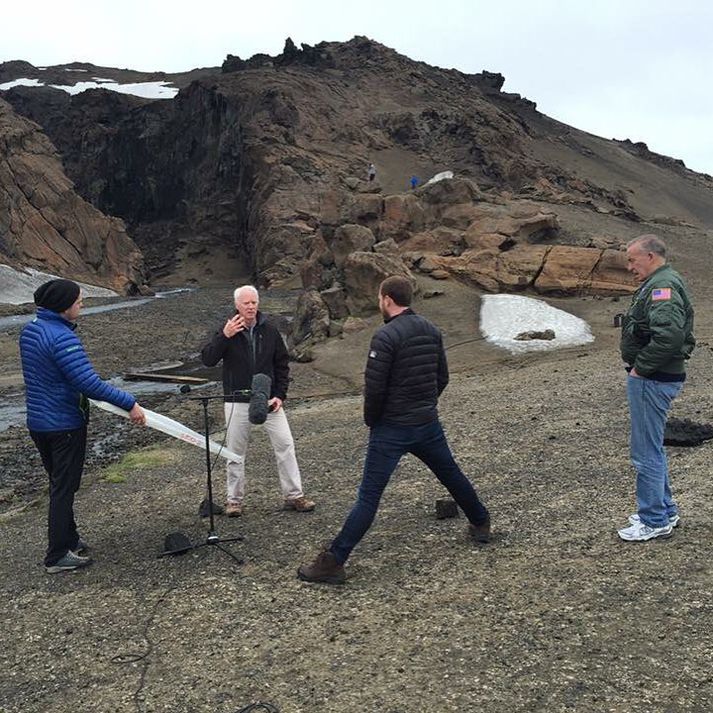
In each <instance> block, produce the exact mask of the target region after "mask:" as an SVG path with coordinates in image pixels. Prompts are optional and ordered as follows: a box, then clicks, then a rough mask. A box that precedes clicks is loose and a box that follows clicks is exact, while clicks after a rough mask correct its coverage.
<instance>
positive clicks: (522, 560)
mask: <svg viewBox="0 0 713 713" xmlns="http://www.w3.org/2000/svg"><path fill="white" fill-rule="evenodd" d="M440 288H441V286H440V285H439V289H440ZM217 294H218V293H210V292H209V291H206V292H200V293H196V294H194V295H193V296H185V297H183V296H181V297H177V298H176V299H175V300H173V301H168V300H166V301H164V304H163V305H158V306H157V305H156V303H154V304H153V305H151V306H149V307H148V308H147V309H148V311H147V312H141V313H139V312H138V311H137V312H136V313H135V315H133V316H131V317H123V318H119V317H117V316H116V315H117V314H118V313H114V317H113V318H112V317H110V316H108V315H107V316H105V317H101V316H100V315H97V316H96V317H93V318H87V322H86V324H85V323H84V322H83V323H82V334H83V338H84V340H85V343H87V346H88V349H89V351H90V353H91V354H92V356H93V357H94V358H95V361H96V362H97V363H98V365H100V366H101V368H102V369H104V370H105V371H106V373H114V372H116V371H119V370H121V369H122V368H124V367H125V366H126V363H131V364H132V365H135V364H136V363H137V361H138V362H139V364H140V363H148V362H149V361H158V360H159V359H164V358H165V359H175V358H183V357H184V356H185V355H186V354H189V353H191V351H193V350H195V349H196V348H197V344H199V343H200V341H201V340H202V338H203V336H205V333H206V329H203V332H202V333H201V334H200V335H197V331H199V330H198V329H197V328H195V327H191V326H190V325H191V320H190V319H189V317H190V315H193V314H201V315H202V316H203V317H206V315H208V317H211V318H212V317H215V318H216V319H218V318H219V317H220V315H221V314H222V313H221V311H220V305H219V304H217V297H216V296H217ZM169 302H170V304H169ZM554 303H555V304H564V305H565V306H566V308H567V309H569V310H570V311H573V312H575V313H576V314H578V315H579V316H583V317H584V318H585V319H588V321H589V322H590V324H591V325H592V328H593V331H594V333H595V335H596V336H597V340H596V342H595V343H594V344H592V345H588V346H586V347H581V348H574V349H570V350H564V351H560V352H556V353H550V354H547V353H545V354H537V355H531V356H523V357H510V356H507V355H504V354H503V353H502V352H498V351H496V350H494V349H493V348H491V347H488V346H487V345H485V344H484V343H483V342H472V343H469V344H464V345H461V346H457V347H453V348H452V349H450V350H449V359H450V363H451V367H452V371H453V377H452V381H451V384H450V386H449V388H448V389H447V391H446V392H445V394H444V397H443V399H442V408H441V415H442V421H443V423H444V425H445V427H446V431H447V433H448V436H449V439H450V441H451V445H452V447H453V450H454V452H455V454H456V457H457V459H458V460H459V461H460V463H461V465H462V467H463V469H464V471H466V472H467V473H468V474H470V475H471V477H472V478H473V480H474V482H475V483H476V485H477V487H478V490H479V492H480V494H481V496H482V498H483V499H484V501H485V502H486V503H487V504H488V506H489V508H490V509H491V512H492V519H493V524H494V529H495V533H496V534H495V537H494V541H493V542H492V543H491V544H489V545H487V546H483V547H474V546H472V545H471V544H470V543H469V542H468V541H467V539H466V537H465V519H464V518H463V517H460V518H458V519H451V520H436V519H435V516H434V502H435V500H436V499H437V498H439V497H442V496H443V494H444V493H443V491H442V489H441V488H440V486H439V485H438V483H437V482H436V481H435V479H434V478H433V477H432V476H431V475H430V474H429V472H428V471H427V470H425V469H424V468H423V467H422V466H421V465H420V464H419V463H418V462H417V461H415V460H414V459H411V458H406V459H404V460H403V461H402V464H401V466H400V467H399V469H398V470H397V472H396V473H395V475H394V478H393V480H392V483H391V484H390V486H389V488H388V489H387V491H386V494H385V496H384V499H383V502H382V507H381V510H380V512H379V516H378V518H377V521H376V523H375V525H374V527H373V528H372V530H371V531H370V533H369V534H368V535H367V537H366V538H365V540H364V541H363V542H362V543H361V545H360V546H359V547H358V548H357V549H356V550H355V552H354V555H353V557H352V559H351V560H350V566H349V567H348V570H349V574H350V576H349V579H348V581H347V584H346V585H345V586H343V587H341V588H332V587H328V586H324V585H310V584H304V583H301V582H299V581H298V580H297V579H296V577H295V570H296V568H297V566H298V565H299V563H300V562H301V561H303V560H305V559H308V558H310V557H311V556H313V555H314V553H315V552H316V550H317V548H318V547H319V545H320V544H321V543H322V542H324V541H325V540H327V539H328V538H329V537H330V536H332V535H333V534H334V533H335V532H336V530H337V529H338V527H339V526H340V525H341V522H342V521H343V518H344V516H345V515H346V513H347V511H348V508H349V507H350V505H351V503H352V501H353V497H354V493H355V490H356V487H357V485H358V482H359V477H360V468H361V466H362V464H363V457H364V446H365V443H366V437H367V431H366V429H365V427H364V426H363V425H362V423H361V399H360V397H359V396H358V395H350V392H353V391H354V389H355V386H358V384H359V381H360V375H359V374H360V370H361V368H362V366H363V358H364V356H365V353H366V351H365V350H366V347H365V345H366V343H367V341H368V337H369V332H367V333H362V334H356V335H350V337H349V338H347V339H344V340H333V341H331V342H330V343H328V344H326V345H324V346H323V347H322V348H321V349H320V350H319V353H318V358H317V360H316V362H314V363H313V364H312V365H295V368H294V370H293V377H294V382H293V388H292V395H293V399H292V400H291V401H290V402H289V405H288V408H289V412H288V413H289V416H290V421H291V424H292V428H293V432H294V435H295V438H296V442H297V449H298V458H299V460H300V464H301V468H302V471H303V476H304V482H305V490H306V492H307V494H308V495H310V496H311V497H313V498H314V499H315V500H317V502H318V506H317V509H316V511H315V512H314V513H311V514H298V513H287V512H282V511H281V510H280V509H279V508H280V497H279V492H278V488H277V476H276V473H275V467H274V461H273V458H272V454H271V452H270V448H269V444H268V443H267V439H266V437H265V435H264V433H262V432H259V431H257V432H256V434H255V438H254V442H253V444H252V446H251V450H250V452H249V461H248V471H249V484H250V493H249V498H248V500H247V502H246V512H245V515H244V516H243V517H242V518H241V519H230V520H228V519H226V518H217V519H216V528H217V531H218V532H219V534H221V535H223V536H226V537H228V536H233V535H237V534H240V535H242V536H244V537H245V540H244V541H243V542H241V543H237V544H236V545H234V546H231V549H232V550H233V551H234V552H235V553H236V554H237V555H238V556H240V557H242V558H244V559H245V564H243V565H242V566H238V565H237V564H235V563H234V562H233V560H232V559H230V558H229V557H228V556H227V555H225V554H224V553H223V552H221V551H220V550H218V549H217V548H213V547H204V548H201V549H199V550H197V551H195V552H192V553H189V554H186V555H184V556H181V557H168V558H163V559H157V558H156V555H157V554H158V553H159V552H160V550H161V548H162V544H163V539H164V537H165V535H166V534H167V533H169V532H171V531H175V530H180V531H182V532H184V533H186V534H188V535H189V536H190V537H191V539H192V540H193V541H194V542H203V541H205V536H206V532H207V522H206V521H205V520H200V519H199V518H198V517H197V515H196V508H197V504H198V502H199V501H200V499H201V497H202V496H203V483H204V477H205V475H204V471H205V464H204V460H203V457H202V454H201V452H200V451H198V450H195V449H190V448H189V447H188V446H184V445H180V444H176V443H175V442H171V441H168V440H165V439H162V438H159V437H155V436H153V435H151V436H144V437H145V438H146V443H147V444H149V441H150V445H151V447H154V448H156V447H158V448H163V449H170V450H171V451H172V452H174V453H175V454H176V456H177V458H176V462H175V463H174V464H172V465H170V466H164V467H160V468H153V469H145V470H141V471H137V472H135V473H132V474H130V475H129V476H128V478H127V480H126V482H124V483H120V484H109V483H106V482H104V481H102V480H101V479H99V478H98V475H99V470H98V468H94V467H90V468H89V469H88V473H87V477H86V478H85V481H84V485H83V487H82V489H81V491H80V492H79V494H78V500H77V512H78V522H79V523H80V527H81V530H82V533H83V536H84V537H85V539H87V540H88V541H90V543H91V544H92V546H93V555H94V557H95V560H96V561H95V564H94V565H93V566H92V567H91V568H89V569H88V570H86V571H83V572H77V573H71V574H66V575H55V576H50V575H46V574H45V573H44V570H43V568H42V566H41V558H42V554H43V549H44V546H45V508H46V502H45V500H44V498H43V497H40V498H39V499H37V500H35V501H34V502H33V501H27V500H23V501H22V502H23V503H27V502H30V504H29V505H24V507H17V508H11V509H9V510H8V511H7V512H6V513H5V515H4V516H2V519H0V527H1V528H2V531H3V540H4V541H5V542H6V543H7V547H6V549H5V556H4V557H3V558H2V559H1V560H0V581H1V582H2V583H1V584H0V615H1V616H2V620H3V647H2V650H1V651H0V710H2V711H7V713H11V712H12V713H15V712H17V713H20V712H21V713H33V712H37V713H39V712H42V713H45V712H50V711H52V712H54V711H56V712H65V711H67V712H69V711H71V712H72V713H76V712H78V711H101V712H103V711H107V712H119V711H121V712H123V711H127V712H129V711H172V712H179V711H180V712H183V711H185V712H189V711H190V712H193V711H215V712H219V713H237V711H240V710H241V709H243V708H244V707H245V706H247V705H248V704H250V703H254V702H256V701H266V702H270V703H272V704H273V705H275V706H276V707H277V708H278V709H279V710H280V711H281V713H292V712H298V711H299V712H305V713H308V712H312V711H323V712H329V713H333V712H336V713H342V712H344V713H346V712H351V711H387V712H389V713H406V712H409V713H411V712H414V713H420V712H426V711H432V710H443V711H476V710H483V711H488V712H494V713H499V712H501V711H502V712H506V711H507V712H508V713H511V712H517V711H548V712H550V711H585V712H590V711H592V712H596V711H616V712H618V711H628V710H631V709H636V710H639V711H646V712H650V713H658V712H661V713H664V712H665V713H678V712H679V711H681V712H683V711H709V710H711V709H713V683H712V681H713V674H712V673H711V672H712V671H713V667H712V665H711V664H712V663H713V662H712V661H711V659H712V658H713V654H712V653H711V652H712V651H713V646H712V643H713V642H712V641H711V631H713V607H712V605H711V600H710V591H711V585H712V584H713V577H712V576H711V571H710V559H711V541H712V538H711V535H712V534H713V533H712V529H713V527H712V526H711V510H712V506H711V497H710V496H711V491H712V489H713V486H712V485H711V478H710V474H711V466H710V448H711V445H710V443H708V444H706V445H704V446H702V447H700V448H692V449H670V450H669V455H670V463H671V472H672V480H673V487H674V490H675V493H676V495H677V497H678V499H679V501H680V505H681V516H682V520H681V525H680V526H679V527H678V528H677V530H676V531H675V535H674V536H673V537H672V538H671V539H669V540H666V541H653V542H649V543H624V542H621V541H620V540H619V539H618V538H617V537H616V532H615V530H616V528H617V527H621V526H623V525H624V524H625V520H626V517H627V515H628V514H629V513H630V512H632V509H633V502H634V478H633V473H632V471H631V468H630V466H629V463H628V453H627V429H628V419H627V410H626V403H625V393H624V378H623V372H622V370H621V369H620V368H619V363H618V357H617V352H616V338H617V337H618V333H617V330H614V329H612V328H611V327H610V326H609V325H610V324H611V317H612V315H613V314H614V313H615V312H618V311H621V310H622V306H621V305H619V304H616V303H613V302H611V301H609V300H599V301H598V300H592V299H587V300H570V301H567V302H556V301H555V302H554ZM167 304H169V306H168V307H166V305H167ZM159 308H160V309H161V310H163V312H160V313H156V312H151V311H150V310H155V309H159ZM418 308H419V309H420V310H421V311H423V312H424V313H426V314H429V315H432V316H434V317H435V318H436V320H437V321H438V322H439V324H441V325H442V326H443V327H444V328H445V330H446V342H447V343H448V344H456V343H459V342H462V341H464V340H465V339H467V338H469V337H470V338H472V337H473V336H474V335H476V334H477V333H476V332H475V331H474V330H475V319H474V317H472V316H471V317H468V318H466V319H464V318H463V315H473V314H474V310H473V295H472V294H471V293H468V292H467V291H466V290H464V289H461V288H459V287H457V286H454V285H450V284H449V285H448V286H447V287H446V295H444V296H443V297H439V298H436V299H434V300H428V301H426V302H423V303H422V304H421V305H419V306H418ZM138 315H141V316H138ZM161 320H163V321H162V322H161ZM207 321H210V319H207ZM192 322H193V323H194V324H195V323H196V320H195V319H194V320H192ZM373 323H374V325H375V324H376V323H377V320H373ZM157 324H158V325H159V326H158V327H156V326H155V325H157ZM147 325H152V327H151V329H148V328H147ZM110 327H112V329H116V330H117V332H112V331H111V330H110V329H109V328H110ZM117 333H118V334H120V335H121V338H120V339H119V338H118V337H117V336H116V334H117ZM702 333H704V334H705V333H710V324H709V323H705V322H704V323H703V326H702ZM157 336H158V337H160V338H157ZM8 340H9V338H7V339H6V338H4V337H2V338H0V350H4V354H5V355H8V356H10V355H11V354H12V347H11V343H10V341H8ZM704 341H705V340H704ZM122 344H123V347H122V346H121V345H122ZM149 355H151V358H150V359H148V356H149ZM712 373H713V353H711V350H710V348H709V347H708V345H707V343H704V345H703V346H702V348H700V349H699V350H698V351H697V352H696V354H695V357H694V359H693V360H692V365H691V370H690V377H689V381H688V383H687V385H686V388H685V390H684V392H683V394H682V396H681V397H680V398H679V399H678V400H677V401H676V403H675V407H674V415H676V416H679V417H682V418H692V419H694V420H706V421H708V420H711V414H712V413H713V386H712V384H711V376H710V375H711V374H712ZM6 377H7V375H6ZM0 387H2V384H0ZM11 387H12V384H10V385H9V386H8V381H7V380H6V382H5V387H4V388H6V389H7V388H11ZM171 403H173V402H171ZM168 404H169V400H166V399H164V405H166V406H167V405H168ZM172 408H173V407H172ZM194 408H195V407H194V406H193V405H191V404H185V402H184V403H183V404H182V405H180V406H176V413H182V414H183V415H184V416H185V417H186V419H187V420H188V418H189V417H193V418H195V417H196V416H195V415H194V416H191V415H190V413H191V410H192V409H194ZM168 410H170V409H168ZM215 413H216V415H217V411H216V412H215ZM97 421H98V419H97ZM196 425H197V424H196ZM219 427H220V422H219V419H216V425H215V428H216V429H217V428H219ZM145 433H146V432H145ZM17 442H18V443H19V437H18V441H17ZM216 481H217V483H218V485H217V489H218V492H219V493H221V494H222V465H220V466H217V473H216Z"/></svg>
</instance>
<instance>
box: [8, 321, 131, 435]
mask: <svg viewBox="0 0 713 713" xmlns="http://www.w3.org/2000/svg"><path fill="white" fill-rule="evenodd" d="M75 327H76V325H74V324H72V323H71V322H68V321H67V320H66V319H64V317H61V316H60V315H59V314H57V313H56V312H52V311H51V310H48V309H44V308H43V307H40V308H39V309H38V310H37V316H36V317H35V319H33V320H32V322H30V323H29V324H28V325H27V326H26V327H25V328H24V329H23V330H22V334H21V335H20V356H21V358H22V373H23V375H24V377H25V389H26V397H27V427H28V428H29V429H30V430H31V431H68V430H71V429H74V428H81V427H82V426H83V425H84V424H85V423H86V422H87V418H88V407H89V404H88V403H87V398H90V399H96V400H98V401H108V402H109V403H112V404H114V405H115V406H118V407H119V408H123V409H125V410H126V411H130V410H131V409H132V408H133V406H134V404H135V403H136V399H135V398H134V397H133V396H132V395H131V394H128V393H127V392H126V391H121V390H119V389H117V388H115V387H113V386H112V385H111V384H108V383H107V382H106V381H102V380H101V379H100V378H99V376H98V375H97V373H96V372H95V371H94V367H92V365H91V363H90V361H89V359H88V358H87V354H86V352H85V351H84V347H83V346H82V343H81V342H80V341H79V337H77V335H76V334H75V333H74V329H75Z"/></svg>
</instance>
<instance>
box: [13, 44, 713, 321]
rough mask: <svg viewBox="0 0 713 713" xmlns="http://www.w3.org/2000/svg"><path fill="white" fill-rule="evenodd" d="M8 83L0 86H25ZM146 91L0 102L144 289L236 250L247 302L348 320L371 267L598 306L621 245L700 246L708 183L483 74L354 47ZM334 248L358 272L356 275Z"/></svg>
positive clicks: (711, 207)
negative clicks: (314, 298)
mask: <svg viewBox="0 0 713 713" xmlns="http://www.w3.org/2000/svg"><path fill="white" fill-rule="evenodd" d="M9 64H11V63H6V64H5V65H0V78H3V79H4V80H8V79H12V78H16V77H18V76H19V74H23V72H24V73H27V72H28V68H27V67H22V66H20V67H18V66H12V67H9V66H8V65H9ZM13 65H17V63H13ZM88 66H89V65H87V67H88ZM83 67H84V66H83V65H82V66H81V67H80V66H79V65H77V67H75V69H82V68H83ZM64 69H66V68H64ZM92 71H100V70H99V69H98V68H93V69H92ZM101 72H102V73H103V74H107V70H106V69H105V68H102V69H101ZM18 73H19V74H18ZM65 74H67V73H66V72H65ZM69 74H77V73H75V72H72V73H69ZM23 76H24V75H23ZM161 77H162V78H163V79H164V80H167V81H174V80H175V84H176V86H183V88H182V89H181V90H180V91H179V93H178V95H177V96H176V98H175V99H173V100H147V99H141V98H137V97H132V96H126V95H122V94H116V93H113V92H109V91H107V90H104V89H95V90H90V91H87V92H84V93H81V94H77V95H74V96H71V95H69V94H67V93H65V92H62V91H60V90H56V89H52V88H49V87H13V88H11V89H9V90H8V91H6V92H3V96H4V98H5V99H6V100H7V101H8V102H9V103H10V104H12V106H13V108H14V110H15V112H17V113H18V114H20V115H22V116H24V117H28V118H30V119H32V120H33V121H35V122H37V123H38V124H39V125H40V126H41V127H42V128H43V130H44V131H45V132H46V133H47V135H48V136H49V138H50V139H51V140H52V142H53V143H54V145H55V146H56V147H57V149H58V151H59V153H60V155H61V156H62V161H63V164H64V166H65V169H66V171H67V174H68V175H69V177H70V178H71V179H72V180H73V181H74V182H75V184H76V187H77V191H78V192H79V193H80V195H81V196H82V197H83V198H85V199H86V200H87V201H89V202H91V203H92V204H93V205H94V206H95V207H97V208H98V209H99V210H101V211H103V212H104V213H106V214H109V215H114V216H118V217H121V218H122V219H123V220H124V221H125V222H126V224H127V229H128V233H129V234H130V235H131V237H132V238H133V239H134V240H135V241H136V243H137V244H138V246H139V247H140V248H141V249H142V250H143V251H144V254H145V256H146V260H147V262H148V265H149V267H150V269H151V270H152V273H153V275H154V276H158V275H161V274H166V273H170V272H171V271H172V270H176V269H177V267H179V264H178V262H177V261H178V260H179V259H180V256H181V255H182V254H184V255H185V254H186V253H190V252H191V246H194V245H196V244H198V245H200V246H201V247H200V249H201V250H207V251H209V252H215V253H217V254H221V251H224V250H225V249H226V248H227V247H231V248H232V249H234V250H236V251H237V252H238V253H239V254H240V255H241V256H242V260H243V262H244V265H245V267H246V269H247V270H249V271H251V272H253V273H254V274H255V275H256V277H257V278H258V279H259V281H260V282H261V283H262V284H280V283H285V282H288V283H289V282H290V281H292V284H294V283H295V281H298V282H299V277H300V276H301V282H302V284H303V285H304V286H305V287H309V288H315V289H317V290H320V291H325V290H327V289H330V288H335V289H336V290H337V292H338V291H339V290H345V293H344V299H345V300H347V298H349V297H351V299H349V300H348V303H347V306H346V310H347V312H350V313H353V314H357V313H358V312H359V308H358V301H359V295H358V292H359V289H360V288H359V285H363V284H364V279H366V282H369V283H370V282H373V281H374V280H375V279H377V278H378V276H379V275H380V274H381V272H383V270H384V269H389V270H393V269H396V268H395V266H394V264H391V263H389V262H388V259H392V260H394V262H395V263H397V264H400V263H403V266H404V269H406V270H411V269H414V268H416V269H421V270H423V271H425V272H429V273H433V272H434V271H435V274H436V276H438V275H439V274H441V273H442V274H443V276H444V277H445V276H448V275H453V276H456V277H457V278H458V279H462V280H467V281H469V282H471V283H472V284H475V285H476V286H478V287H480V288H483V289H524V288H526V287H530V288H535V289H538V290H540V291H543V292H551V291H555V292H565V293H567V292H577V291H583V290H584V291H592V290H594V291H603V292H611V291H614V292H616V291H626V290H628V289H630V283H629V282H628V279H627V277H626V274H625V272H624V271H623V269H622V268H623V266H622V263H621V260H620V256H619V257H618V256H617V251H616V248H617V247H618V244H619V242H620V241H621V239H623V238H624V237H627V235H628V233H630V232H634V233H637V232H644V230H643V228H646V226H649V225H653V226H654V227H655V226H662V227H663V229H664V230H666V229H676V228H682V229H684V230H693V231H703V232H705V231H707V230H710V229H711V228H712V227H713V179H712V178H711V177H710V176H706V175H701V174H696V173H694V172H692V171H690V170H688V169H686V168H685V166H684V165H683V164H682V163H681V162H680V161H676V160H674V159H670V158H667V157H664V156H659V155H657V154H653V153H652V152H650V151H649V150H648V149H647V147H646V146H645V144H642V143H635V142H632V141H629V140H628V139H627V140H624V141H613V140H606V139H603V138H599V137H596V136H592V135H590V134H587V133H585V132H582V131H579V130H577V129H574V128H572V127H568V126H566V125H564V124H561V123H559V122H556V121H554V120H552V119H550V118H548V117H546V116H544V115H542V114H541V113H539V112H538V111H537V109H536V105H535V104H534V103H533V102H531V101H529V100H527V99H523V98H521V97H519V96H518V95H513V94H508V93H504V92H502V91H501V88H502V85H503V82H504V78H503V77H502V76H501V75H498V74H493V73H489V72H483V73H481V74H476V75H469V74H464V73H461V72H458V71H456V70H446V69H439V68H435V67H430V66H428V65H426V64H424V63H422V62H415V61H413V60H410V59H408V58H407V57H404V56H402V55H399V54H398V53H396V52H395V51H393V50H391V49H388V48H386V47H384V46H382V45H380V44H378V43H376V42H373V41H371V40H369V39H366V38H363V37H356V38H354V39H353V40H351V41H349V42H346V43H321V44H319V45H317V46H315V47H308V46H305V45H303V46H302V49H298V48H297V47H296V46H295V45H294V44H293V43H292V42H291V41H290V40H288V42H287V43H286V45H285V50H284V52H283V53H282V54H281V55H279V56H277V57H269V56H267V55H256V56H255V57H253V58H250V59H249V60H241V59H240V58H238V57H234V56H231V55H229V56H228V58H227V60H226V61H225V62H224V64H223V67H222V71H218V70H210V69H206V70H197V71H196V73H193V74H190V73H189V74H186V75H181V76H173V75H161ZM143 78H144V79H148V78H149V76H148V75H145V76H144V77H143ZM118 79H121V78H120V77H118ZM191 80H193V81H191ZM123 81H126V78H125V79H124V80H123ZM371 162H373V163H374V164H375V165H376V169H377V176H376V180H375V181H373V182H368V181H366V180H364V179H365V178H366V168H367V166H368V164H369V163H371ZM445 170H450V171H453V172H454V174H455V176H456V178H457V179H458V180H456V181H454V182H451V183H450V185H449V187H448V188H444V187H441V188H439V189H434V188H433V187H425V188H418V189H417V190H416V191H415V192H414V193H413V194H408V193H409V191H408V189H409V179H410V178H411V176H417V177H418V178H419V179H420V180H419V182H420V183H423V182H424V181H425V180H426V179H428V178H430V177H431V176H432V175H434V174H436V173H438V172H440V171H445ZM349 226H358V227H361V228H365V229H368V230H369V231H370V234H371V237H369V236H368V235H366V234H364V233H363V232H362V238H361V242H360V241H359V239H357V244H355V245H351V244H350V243H349V240H350V239H351V238H348V239H347V242H346V243H344V236H345V234H347V233H349V232H350V231H351V234H356V233H358V232H359V231H358V230H356V233H355V229H353V228H350V227H349ZM647 229H648V228H647ZM345 231H346V232H345ZM365 235H366V237H364V236H365ZM337 243H342V244H346V245H347V246H348V248H349V249H350V250H351V251H352V252H356V253H366V257H364V256H361V257H359V256H357V258H356V260H357V261H359V265H358V266H354V269H353V270H351V272H353V273H354V272H355V273H358V274H357V275H356V276H352V277H351V278H350V277H349V275H348V274H345V272H344V265H343V263H342V261H341V258H340V257H336V256H335V249H336V251H337V252H339V251H340V249H343V247H344V245H342V248H340V247H339V246H338V245H337ZM335 245H336V247H335ZM350 245H351V247H349V246H350ZM365 246H366V248H365ZM609 248H614V250H613V251H608V249H609ZM605 251H608V252H605ZM353 261H354V260H353V259H352V262H353ZM365 263H368V265H369V266H366V267H365ZM320 266H321V267H320ZM347 268H348V269H347V273H349V272H350V270H349V266H348V265H347ZM364 274H366V278H363V275H364ZM350 284H351V285H352V288H351V294H350V286H349V285H350ZM338 301H339V302H340V306H339V307H337V308H336V309H337V312H342V311H343V310H344V307H343V306H341V302H342V300H341V298H339V299H338ZM337 312H335V313H334V314H336V313H337ZM333 316H334V315H333Z"/></svg>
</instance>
